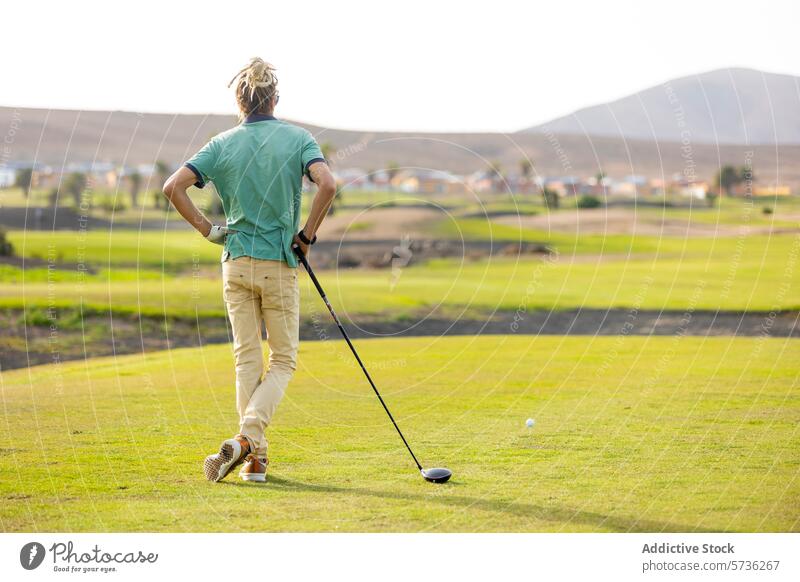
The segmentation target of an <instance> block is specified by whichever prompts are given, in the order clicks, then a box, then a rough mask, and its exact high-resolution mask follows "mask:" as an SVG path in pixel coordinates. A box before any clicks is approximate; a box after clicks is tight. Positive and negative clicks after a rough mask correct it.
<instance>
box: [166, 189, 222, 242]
mask: <svg viewBox="0 0 800 582" xmlns="http://www.w3.org/2000/svg"><path fill="white" fill-rule="evenodd" d="M164 195H165V196H166V197H167V199H168V200H169V201H170V202H172V205H173V206H174V207H175V210H177V211H178V214H180V215H181V216H182V217H183V218H184V219H185V220H186V222H188V223H189V224H191V225H192V226H193V227H194V228H196V229H197V230H198V231H199V232H200V234H202V235H203V236H208V233H209V232H210V231H211V221H209V220H208V219H207V218H206V217H205V215H204V214H203V213H202V212H200V209H199V208H197V206H195V204H194V202H192V199H191V198H189V195H188V194H187V193H186V188H180V187H177V188H173V189H171V190H170V191H169V192H164Z"/></svg>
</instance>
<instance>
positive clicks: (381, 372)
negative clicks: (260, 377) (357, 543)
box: [0, 336, 800, 532]
mask: <svg viewBox="0 0 800 582" xmlns="http://www.w3.org/2000/svg"><path fill="white" fill-rule="evenodd" d="M358 347H359V348H360V350H361V351H362V352H363V353H362V355H363V357H364V360H365V362H366V363H367V365H368V366H370V367H371V368H372V370H373V371H374V376H375V379H376V381H377V382H378V384H379V386H381V387H382V388H383V391H384V395H385V397H386V399H387V401H388V403H389V405H390V407H391V408H392V409H393V411H394V412H395V413H396V416H397V418H398V421H399V422H400V424H401V426H402V427H403V428H404V429H405V432H406V434H407V436H408V437H409V439H410V441H411V443H412V444H413V446H414V447H415V448H416V452H417V453H418V455H419V457H420V458H421V459H422V461H423V463H424V464H426V465H428V466H436V465H439V464H442V465H446V466H448V467H450V468H451V469H452V470H453V471H454V475H455V476H454V478H453V481H452V482H450V483H449V484H447V485H438V486H437V485H432V484H429V483H426V482H425V481H423V480H422V478H421V477H420V476H419V475H418V474H417V473H416V471H415V470H414V468H413V466H412V464H411V462H410V459H409V458H408V456H407V453H406V452H405V451H404V449H403V448H402V444H401V442H400V440H399V439H398V437H397V435H396V434H395V433H394V431H393V429H392V427H391V425H390V424H389V422H388V420H387V418H386V417H385V415H384V413H383V411H382V410H381V408H380V406H379V404H378V402H377V401H376V399H375V397H374V395H373V394H372V392H371V391H370V389H369V387H368V385H367V384H366V383H365V381H364V379H363V378H362V377H361V375H360V372H359V371H358V369H357V368H356V367H355V365H354V364H353V361H352V359H351V356H350V355H349V352H347V351H346V347H345V346H344V344H343V343H342V342H340V341H328V342H321V343H312V342H306V343H304V344H303V345H302V348H301V361H300V367H299V370H298V373H297V376H296V378H295V380H294V382H293V383H292V385H291V386H290V389H289V391H288V393H287V396H286V399H285V400H284V402H283V404H282V406H281V407H280V409H279V411H278V414H277V415H276V418H275V421H274V423H273V426H272V427H271V428H270V430H269V437H270V439H271V446H272V448H271V453H270V457H271V462H272V463H271V465H270V471H269V477H268V482H267V483H266V484H263V485H258V484H245V483H243V482H241V481H238V480H237V479H236V478H234V477H235V476H231V477H229V479H227V480H226V481H225V482H223V483H222V484H212V483H208V482H206V481H205V480H204V479H203V477H202V474H201V463H202V459H203V457H204V456H205V455H206V454H207V453H209V452H213V451H214V450H215V448H216V446H217V445H218V443H219V441H220V440H221V439H222V438H224V437H228V436H230V435H231V434H232V433H233V432H235V430H236V424H235V420H236V419H235V412H234V395H233V388H232V364H231V355H230V346H227V345H222V346H213V347H209V348H205V349H191V350H176V351H172V352H159V353H152V354H146V355H136V356H126V357H121V358H118V359H116V360H114V359H110V358H108V359H99V360H90V361H87V362H75V363H69V364H60V365H56V364H54V365H49V366H42V367H38V368H31V369H26V370H19V371H14V372H6V373H3V374H2V375H1V376H0V388H1V389H2V390H1V392H0V394H2V406H3V420H2V422H1V423H0V448H2V453H3V454H2V455H0V475H2V479H0V499H2V503H0V527H2V529H3V530H4V531H173V532H186V531H392V532H393V531H512V532H513V531H644V530H646V531H705V530H714V531H718V530H724V531H798V530H800V522H799V521H798V518H799V517H800V512H799V511H798V507H800V481H798V474H799V472H800V434H798V426H799V425H800V398H799V394H798V388H800V385H799V382H800V376H799V374H800V368H799V367H798V365H797V363H798V361H800V343H798V341H797V340H780V339H762V338H752V339H730V338H714V339H706V338H686V337H680V336H676V337H663V338H642V337H625V336H619V337H605V338H588V337H572V338H567V337H558V336H551V337H538V338H531V337H513V336H493V337H481V338H470V337H465V338H449V339H440V338H418V339H410V340H371V341H361V342H358ZM528 417H532V418H535V419H536V427H535V428H534V429H533V430H528V429H527V428H526V427H525V420H526V419H527V418H528Z"/></svg>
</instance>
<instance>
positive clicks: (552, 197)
mask: <svg viewBox="0 0 800 582" xmlns="http://www.w3.org/2000/svg"><path fill="white" fill-rule="evenodd" d="M542 198H544V205H545V206H546V207H547V208H549V209H551V210H554V209H556V208H558V204H559V199H558V192H556V191H554V190H550V189H549V188H545V189H544V190H542Z"/></svg>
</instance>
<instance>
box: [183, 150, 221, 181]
mask: <svg viewBox="0 0 800 582" xmlns="http://www.w3.org/2000/svg"><path fill="white" fill-rule="evenodd" d="M218 159H219V142H218V141H217V140H214V139H212V140H211V141H210V142H208V143H207V144H206V145H204V146H203V149H201V150H200V151H199V152H197V153H196V154H195V155H194V156H192V158H191V159H190V160H189V161H188V162H186V163H185V164H184V166H186V167H187V168H189V169H190V170H191V171H192V172H194V175H195V176H196V177H197V182H195V184H194V185H195V186H197V187H198V188H202V187H204V186H205V185H206V182H212V181H213V180H214V176H215V175H216V172H215V169H216V167H217V160H218Z"/></svg>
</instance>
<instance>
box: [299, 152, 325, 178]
mask: <svg viewBox="0 0 800 582" xmlns="http://www.w3.org/2000/svg"><path fill="white" fill-rule="evenodd" d="M317 162H322V163H323V164H327V163H328V161H327V160H326V159H325V158H314V159H313V160H308V163H307V164H306V167H305V169H304V170H303V173H304V174H305V175H306V176H308V179H309V180H311V174H309V173H308V169H309V168H310V167H311V165H312V164H316V163H317ZM311 181H312V182H313V181H314V180H311Z"/></svg>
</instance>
